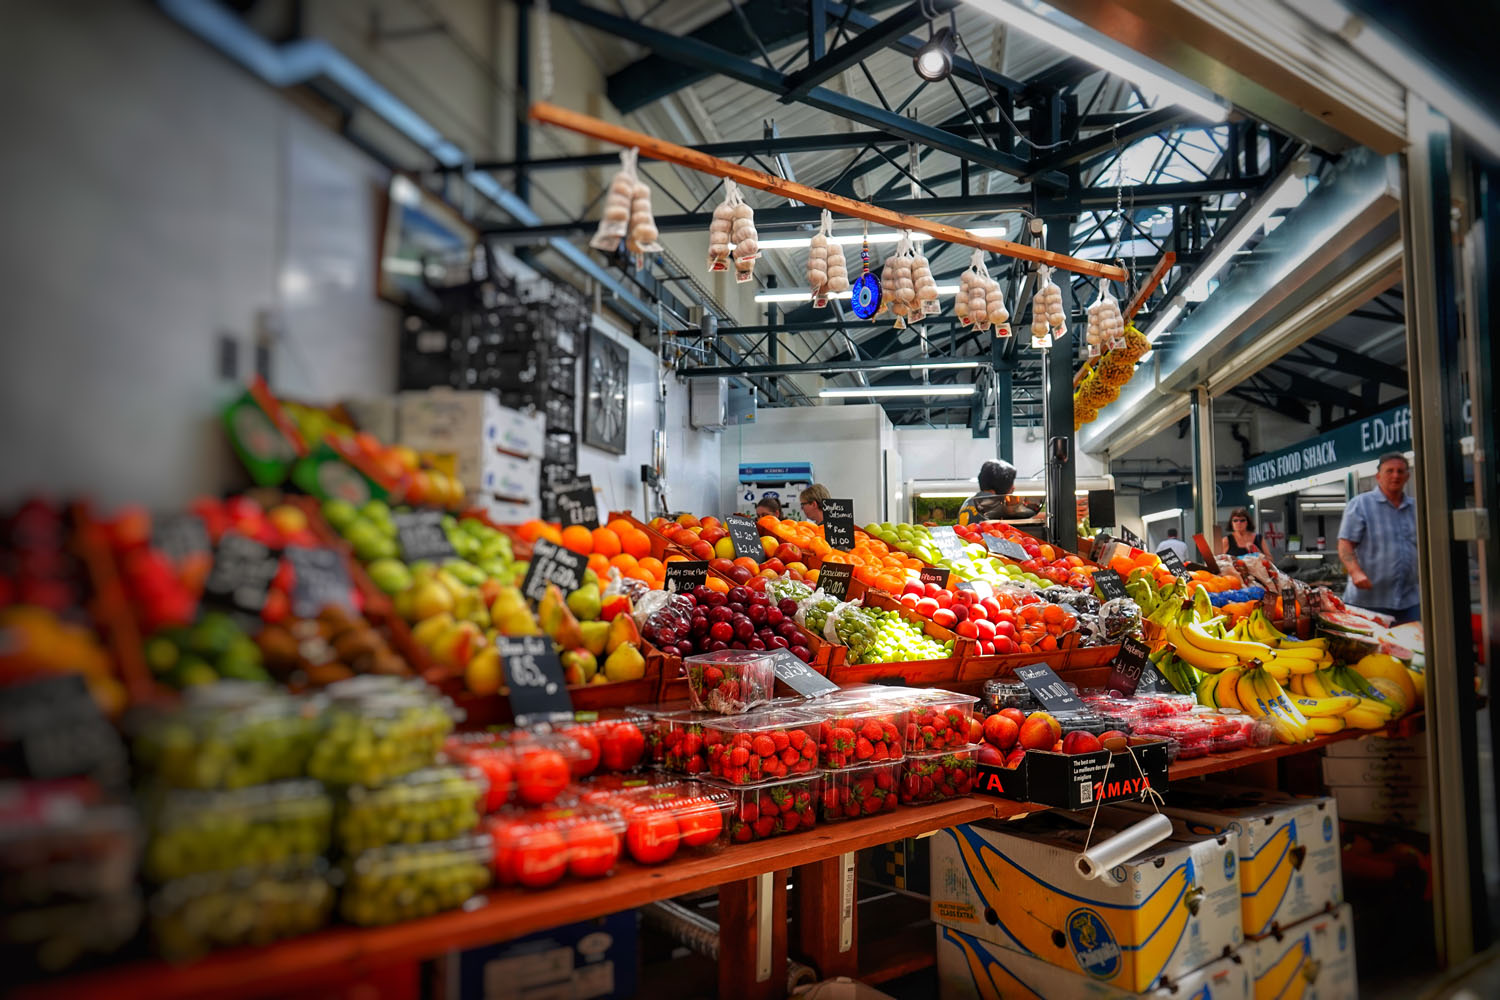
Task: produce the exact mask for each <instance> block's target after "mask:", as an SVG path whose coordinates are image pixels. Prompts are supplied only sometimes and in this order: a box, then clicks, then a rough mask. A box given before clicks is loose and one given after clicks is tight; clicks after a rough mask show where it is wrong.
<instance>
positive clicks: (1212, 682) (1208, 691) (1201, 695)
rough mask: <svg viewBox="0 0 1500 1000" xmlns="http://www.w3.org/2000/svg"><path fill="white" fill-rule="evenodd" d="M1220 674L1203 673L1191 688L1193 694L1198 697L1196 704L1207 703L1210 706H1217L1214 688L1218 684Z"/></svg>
mask: <svg viewBox="0 0 1500 1000" xmlns="http://www.w3.org/2000/svg"><path fill="white" fill-rule="evenodd" d="M1220 676H1222V675H1220V674H1204V675H1203V677H1202V678H1201V679H1199V681H1198V685H1197V686H1196V687H1195V688H1193V694H1194V695H1195V696H1196V697H1197V699H1198V704H1200V705H1207V706H1209V707H1210V708H1218V707H1219V703H1218V701H1217V700H1216V699H1215V697H1214V689H1215V688H1217V687H1218V686H1219V677H1220Z"/></svg>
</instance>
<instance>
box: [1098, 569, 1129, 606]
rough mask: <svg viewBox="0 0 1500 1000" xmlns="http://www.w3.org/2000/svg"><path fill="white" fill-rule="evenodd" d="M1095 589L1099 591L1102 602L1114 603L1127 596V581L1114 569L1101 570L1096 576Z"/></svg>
mask: <svg viewBox="0 0 1500 1000" xmlns="http://www.w3.org/2000/svg"><path fill="white" fill-rule="evenodd" d="M1094 588H1095V589H1096V590H1098V591H1099V599H1100V600H1104V601H1112V600H1114V599H1115V598H1117V597H1124V596H1126V595H1125V581H1124V580H1121V579H1120V574H1119V573H1116V572H1115V571H1114V570H1112V569H1101V570H1099V571H1098V572H1097V573H1095V574H1094Z"/></svg>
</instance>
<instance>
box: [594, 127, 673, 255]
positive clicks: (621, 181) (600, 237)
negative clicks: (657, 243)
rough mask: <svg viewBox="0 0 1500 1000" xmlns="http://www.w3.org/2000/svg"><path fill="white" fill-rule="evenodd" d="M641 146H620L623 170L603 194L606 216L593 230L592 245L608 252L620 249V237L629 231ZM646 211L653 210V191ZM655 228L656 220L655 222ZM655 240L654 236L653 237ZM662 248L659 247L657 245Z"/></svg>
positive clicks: (623, 236) (653, 229) (628, 233)
mask: <svg viewBox="0 0 1500 1000" xmlns="http://www.w3.org/2000/svg"><path fill="white" fill-rule="evenodd" d="M639 153H640V150H638V149H636V148H635V147H633V146H632V147H631V148H630V149H622V150H620V172H619V173H617V174H615V176H614V179H613V180H611V181H610V182H609V192H608V193H607V194H605V196H604V216H603V218H601V219H600V220H599V228H598V229H596V230H594V237H593V239H591V240H589V246H591V247H593V248H594V249H595V250H602V251H604V252H605V253H614V252H615V251H616V250H617V249H619V246H620V241H621V240H623V239H625V238H626V237H627V236H628V235H630V229H631V226H630V221H631V204H632V202H633V201H634V199H635V185H636V176H635V161H636V157H637V155H638V154H639ZM646 207H647V212H648V213H649V212H650V195H649V193H648V194H647V203H646ZM651 225H652V232H653V233H654V232H655V228H656V224H655V223H654V222H653V223H652V224H651ZM653 241H654V237H653ZM658 249H659V248H658Z"/></svg>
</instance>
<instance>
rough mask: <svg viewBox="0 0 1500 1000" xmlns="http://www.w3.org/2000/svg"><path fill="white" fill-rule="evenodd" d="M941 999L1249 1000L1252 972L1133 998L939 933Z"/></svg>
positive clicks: (1220, 973)
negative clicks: (1149, 999) (1157, 999)
mask: <svg viewBox="0 0 1500 1000" xmlns="http://www.w3.org/2000/svg"><path fill="white" fill-rule="evenodd" d="M937 974H938V996H939V997H940V998H942V1000H1127V998H1129V997H1142V996H1144V997H1175V998H1178V1000H1187V998H1193V1000H1250V969H1249V968H1248V967H1247V966H1246V965H1245V963H1244V961H1243V960H1242V959H1241V958H1239V957H1238V956H1235V955H1231V956H1228V957H1225V958H1220V959H1216V960H1215V961H1212V962H1210V963H1208V964H1207V965H1205V966H1203V967H1201V968H1198V969H1194V970H1193V971H1192V972H1189V973H1186V974H1185V975H1183V976H1181V977H1179V978H1177V979H1174V980H1172V981H1171V982H1170V983H1169V984H1166V985H1163V986H1161V987H1159V988H1157V989H1154V990H1151V991H1149V992H1146V993H1132V992H1129V991H1126V990H1122V989H1120V988H1119V987H1117V986H1111V985H1110V984H1108V983H1103V982H1100V981H1099V980H1097V979H1093V978H1091V977H1089V976H1086V975H1084V974H1083V973H1081V972H1076V971H1075V972H1064V971H1060V970H1059V969H1058V968H1057V967H1056V966H1055V965H1051V964H1049V963H1047V962H1044V961H1042V960H1041V959H1039V958H1035V957H1033V956H1031V955H1023V954H1021V953H1020V952H1018V951H1011V950H1010V949H1009V948H1002V947H1000V946H999V945H995V944H990V943H988V942H985V941H981V940H980V939H979V938H976V937H973V936H972V935H969V934H965V933H963V932H962V931H956V930H954V929H953V928H951V927H941V926H940V927H938V928H937Z"/></svg>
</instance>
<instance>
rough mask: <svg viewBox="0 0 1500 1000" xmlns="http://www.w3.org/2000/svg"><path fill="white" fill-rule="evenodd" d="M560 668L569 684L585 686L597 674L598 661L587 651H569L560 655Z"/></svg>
mask: <svg viewBox="0 0 1500 1000" xmlns="http://www.w3.org/2000/svg"><path fill="white" fill-rule="evenodd" d="M562 667H563V679H564V680H565V681H567V682H568V683H569V684H587V683H588V682H589V681H591V680H593V678H594V675H595V674H596V673H598V672H599V660H598V658H597V657H595V656H594V654H593V653H591V652H589V651H588V650H587V649H569V650H566V651H564V652H563V654H562Z"/></svg>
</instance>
